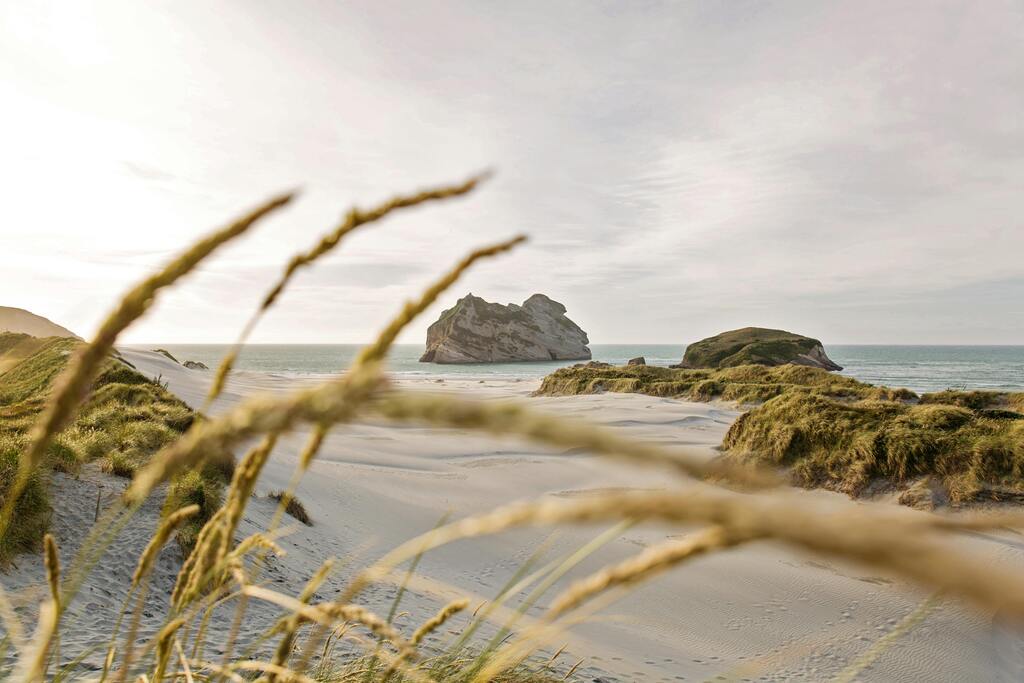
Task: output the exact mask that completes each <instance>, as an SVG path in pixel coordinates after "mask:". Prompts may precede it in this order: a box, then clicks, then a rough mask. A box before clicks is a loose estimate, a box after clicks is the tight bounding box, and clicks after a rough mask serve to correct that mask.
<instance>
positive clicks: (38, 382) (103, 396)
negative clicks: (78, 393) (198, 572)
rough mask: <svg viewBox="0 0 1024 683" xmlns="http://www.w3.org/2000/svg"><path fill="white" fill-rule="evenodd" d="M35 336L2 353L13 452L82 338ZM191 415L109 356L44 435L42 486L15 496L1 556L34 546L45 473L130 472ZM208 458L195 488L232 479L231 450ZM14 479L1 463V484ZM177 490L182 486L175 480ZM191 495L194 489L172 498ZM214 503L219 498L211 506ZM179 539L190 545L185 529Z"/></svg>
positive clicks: (3, 399) (2, 420)
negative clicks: (88, 467)
mask: <svg viewBox="0 0 1024 683" xmlns="http://www.w3.org/2000/svg"><path fill="white" fill-rule="evenodd" d="M21 336H24V335H21ZM30 339H31V338H30ZM36 341H37V343H36V344H33V345H32V346H31V349H29V350H26V349H27V348H28V347H26V346H25V345H24V344H18V345H13V346H12V345H10V344H8V345H6V346H7V348H8V351H7V352H4V353H0V359H7V360H13V361H15V362H13V363H10V364H7V365H6V367H7V369H6V371H4V372H3V373H2V374H0V440H3V441H4V442H5V443H6V444H7V446H5V448H6V450H9V451H17V452H18V453H23V452H24V450H25V449H26V448H27V447H28V445H29V437H28V432H29V430H30V428H31V426H32V424H33V422H34V421H35V420H36V419H38V417H39V414H40V413H41V411H42V410H43V408H44V406H45V402H46V400H47V398H48V396H49V393H50V391H51V388H52V383H53V381H54V379H55V378H56V377H57V375H58V374H59V373H60V372H61V371H62V369H63V368H64V367H65V366H66V364H67V362H68V359H69V358H70V357H71V354H72V353H74V352H75V350H76V349H77V348H78V347H79V346H80V345H81V342H79V341H78V340H75V339H67V338H52V339H42V340H36ZM15 351H17V354H16V357H15V358H13V359H10V358H9V357H8V354H10V353H13V352H15ZM195 419H196V414H195V413H194V412H193V411H192V410H191V409H190V408H189V407H188V406H187V405H185V403H184V402H182V401H181V400H180V399H179V398H177V397H176V396H174V395H173V394H171V393H170V392H169V391H167V389H166V388H164V387H162V386H160V385H159V384H156V383H155V382H153V381H152V380H151V379H149V378H147V377H146V376H144V375H142V374H141V373H139V372H137V371H136V370H134V369H132V368H130V367H128V366H126V365H125V364H124V363H123V362H122V361H120V360H117V359H115V358H113V357H111V358H108V359H106V360H105V361H104V362H103V364H102V365H101V367H100V370H99V372H98V374H97V377H96V379H95V380H94V381H93V385H92V391H91V392H90V393H89V397H88V398H87V399H86V400H85V402H84V403H83V404H82V406H81V408H80V410H79V412H78V414H77V416H75V418H74V419H73V421H72V422H71V424H70V426H68V427H67V428H66V429H65V430H63V431H62V432H60V433H59V434H57V435H55V436H54V438H53V439H52V440H51V441H50V442H49V444H48V446H47V448H46V452H45V454H44V462H43V466H42V467H40V468H37V469H36V470H35V472H34V480H35V481H36V482H37V483H38V484H41V485H42V488H41V490H39V489H40V487H39V486H37V485H35V484H33V487H34V488H33V491H32V494H31V495H28V494H23V495H22V496H21V497H20V498H19V499H18V502H17V505H16V507H15V510H16V514H17V522H16V523H15V524H14V525H12V526H11V527H10V528H9V529H8V532H7V533H6V534H4V535H3V536H0V538H2V540H0V562H2V561H5V560H6V558H7V557H8V556H9V555H10V553H12V552H17V551H24V550H28V549H31V548H34V547H37V544H38V542H39V540H40V539H42V531H45V529H46V526H45V520H47V519H48V518H49V510H50V505H49V502H48V495H47V493H46V491H45V484H46V481H47V479H48V477H47V473H48V472H50V471H58V472H63V473H65V474H69V475H72V476H77V475H78V474H79V472H80V471H81V468H82V466H83V465H84V464H86V463H89V462H93V461H98V462H99V464H100V469H101V470H102V471H104V472H107V473H110V474H114V475H116V476H121V477H125V478H131V477H132V476H133V475H134V473H135V471H136V470H137V469H138V468H139V466H141V465H143V464H145V463H146V462H147V460H148V459H149V458H150V457H151V456H152V455H153V454H154V453H155V452H156V451H158V450H159V449H160V448H162V447H163V446H165V445H167V444H168V443H170V442H171V441H174V440H175V439H177V438H178V437H180V435H181V434H182V433H183V432H185V431H186V430H187V429H188V428H189V427H190V426H191V425H192V423H193V422H194V421H195ZM6 457H10V456H6ZM211 462H213V463H214V466H213V467H212V468H209V467H207V468H203V469H202V470H201V474H200V477H201V479H202V483H201V485H199V486H198V488H197V490H205V491H207V492H212V491H219V490H220V489H222V488H223V487H224V484H225V483H226V482H227V480H228V479H229V478H230V467H231V466H232V465H233V462H234V459H233V457H232V456H231V455H230V453H228V454H227V457H226V458H225V457H224V455H223V454H220V455H219V457H214V458H211ZM225 470H227V473H226V474H225ZM16 478H17V471H16V470H14V469H8V468H6V467H4V468H0V490H2V491H4V492H5V493H6V489H7V487H9V486H10V485H11V484H12V483H13V482H14V481H15V479H16ZM193 488H196V487H193ZM174 489H175V491H181V490H182V489H181V487H180V486H176V487H174ZM196 495H197V493H196V491H193V492H192V493H191V494H190V495H179V496H176V498H180V499H184V498H195V497H196ZM217 506H219V501H218V502H217V503H216V505H213V506H212V507H213V508H214V509H215V508H216V507H217ZM210 507H211V506H209V505H208V506H205V507H203V509H202V511H203V515H201V516H200V518H199V519H198V520H196V521H195V522H193V524H199V525H201V524H202V523H203V522H204V521H205V520H206V519H207V517H208V513H209V512H211V510H210ZM40 523H43V526H42V527H40V526H39V525H40ZM26 532H27V533H26ZM179 541H181V542H182V544H183V546H184V547H186V548H187V547H189V542H188V540H187V533H186V534H185V535H183V536H182V537H181V538H179Z"/></svg>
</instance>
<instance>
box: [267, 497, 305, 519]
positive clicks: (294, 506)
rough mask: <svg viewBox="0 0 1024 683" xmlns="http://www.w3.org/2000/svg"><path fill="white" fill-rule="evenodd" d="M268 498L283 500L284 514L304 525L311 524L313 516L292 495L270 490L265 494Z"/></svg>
mask: <svg viewBox="0 0 1024 683" xmlns="http://www.w3.org/2000/svg"><path fill="white" fill-rule="evenodd" d="M267 497H268V498H271V499H272V500H276V501H277V502H279V503H280V502H282V501H284V511H285V513H286V514H288V515H289V516H291V517H292V519H296V520H298V521H300V522H302V523H303V524H305V525H306V526H313V518H312V517H310V516H309V512H307V511H306V506H305V505H303V504H302V501H301V500H299V499H298V498H296V497H295V496H294V495H291V494H288V493H286V492H285V491H271V492H270V493H269V494H267Z"/></svg>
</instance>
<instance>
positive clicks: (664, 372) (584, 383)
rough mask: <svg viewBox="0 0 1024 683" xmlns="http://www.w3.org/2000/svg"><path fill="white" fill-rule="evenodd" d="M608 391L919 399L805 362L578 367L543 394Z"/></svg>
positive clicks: (758, 399) (558, 376)
mask: <svg viewBox="0 0 1024 683" xmlns="http://www.w3.org/2000/svg"><path fill="white" fill-rule="evenodd" d="M606 391H613V392H622V393H639V394H649V395H651V396H662V397H667V398H679V399H685V400H690V401H712V400H716V399H719V400H723V401H736V402H738V403H745V404H755V403H763V402H764V401H767V400H769V399H772V398H775V397H777V396H781V395H783V394H786V393H791V392H800V393H813V394H818V395H822V396H831V397H835V398H842V399H851V400H852V399H869V398H871V399H884V400H913V399H916V398H917V394H915V393H914V392H912V391H909V390H907V389H889V388H888V387H875V386H872V385H870V384H865V383H863V382H858V381H857V380H855V379H853V378H852V377H844V376H842V375H836V374H833V373H831V372H828V371H826V370H822V369H820V368H811V367H806V366H803V365H779V366H775V367H765V366H763V365H741V366H738V367H729V368H723V369H720V370H689V369H682V368H662V367H656V366H653V365H625V366H618V367H615V366H601V365H598V364H588V365H576V366H573V367H569V368H561V369H559V370H556V371H555V372H553V373H551V374H550V375H548V376H547V377H545V378H544V381H543V383H542V384H541V387H540V389H538V390H537V395H539V396H572V395H576V394H598V393H603V392H606Z"/></svg>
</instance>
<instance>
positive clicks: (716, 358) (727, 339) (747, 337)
mask: <svg viewBox="0 0 1024 683" xmlns="http://www.w3.org/2000/svg"><path fill="white" fill-rule="evenodd" d="M787 363H792V364H794V365H807V366H809V367H812V368H822V369H823V370H842V368H841V367H840V366H838V365H836V364H835V363H834V362H832V360H831V359H830V358H829V357H828V356H827V355H825V348H824V347H823V346H822V345H821V342H820V341H818V340H817V339H812V338H810V337H805V336H803V335H800V334H794V333H793V332H786V331H784V330H768V329H765V328H763V327H744V328H743V329H740V330H731V331H729V332H723V333H721V334H716V335H715V336H714V337H708V338H707V339H702V340H700V341H699V342H695V343H693V344H690V345H689V346H688V347H686V353H684V354H683V362H682V363H680V364H679V365H677V366H675V367H680V368H730V367H734V366H737V365H750V364H752V365H767V366H775V365H785V364H787Z"/></svg>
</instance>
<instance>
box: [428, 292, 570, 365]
mask: <svg viewBox="0 0 1024 683" xmlns="http://www.w3.org/2000/svg"><path fill="white" fill-rule="evenodd" d="M589 343H590V340H588V339H587V333H586V332H584V331H583V330H582V329H580V327H579V325H577V324H576V323H574V322H573V321H571V320H569V318H567V317H566V315H565V306H563V305H562V304H560V303H558V302H557V301H553V300H551V299H549V298H548V297H546V296H544V295H543V294H534V295H533V296H531V297H530V298H529V299H527V300H526V301H524V302H523V305H522V306H517V305H516V304H509V305H507V306H502V305H501V304H492V303H489V302H487V301H484V300H483V299H481V298H480V297H478V296H473V295H472V294H467V295H466V296H464V297H463V298H461V299H459V301H458V303H456V304H455V306H453V307H452V308H449V309H448V310H447V311H445V312H444V313H442V314H441V317H440V318H438V320H437V322H435V323H434V324H433V325H431V326H430V328H429V329H428V330H427V350H426V353H424V354H423V357H421V358H420V361H421V362H424V363H503V362H511V361H538V360H587V359H589V358H590V349H589V348H587V344H589Z"/></svg>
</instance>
